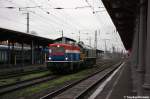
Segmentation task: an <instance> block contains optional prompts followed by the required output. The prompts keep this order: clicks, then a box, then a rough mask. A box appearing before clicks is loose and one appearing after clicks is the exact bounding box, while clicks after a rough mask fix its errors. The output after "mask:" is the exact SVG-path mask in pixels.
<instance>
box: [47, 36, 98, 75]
mask: <svg viewBox="0 0 150 99" xmlns="http://www.w3.org/2000/svg"><path fill="white" fill-rule="evenodd" d="M46 63H47V68H48V69H50V70H51V71H52V72H54V73H70V72H73V71H77V70H79V69H81V68H84V67H89V66H92V65H93V64H95V63H96V49H93V48H92V47H90V46H86V45H84V44H83V42H79V43H77V42H76V41H75V40H73V39H70V38H67V37H61V38H58V39H56V40H55V41H54V43H53V44H49V55H48V57H47V61H46Z"/></svg>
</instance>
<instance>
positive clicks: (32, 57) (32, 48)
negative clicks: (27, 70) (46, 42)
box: [31, 41, 34, 64]
mask: <svg viewBox="0 0 150 99" xmlns="http://www.w3.org/2000/svg"><path fill="white" fill-rule="evenodd" d="M31 64H34V43H33V41H32V42H31Z"/></svg>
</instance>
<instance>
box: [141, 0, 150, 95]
mask: <svg viewBox="0 0 150 99" xmlns="http://www.w3.org/2000/svg"><path fill="white" fill-rule="evenodd" d="M147 2H148V9H147V38H146V40H147V43H146V47H147V48H146V55H145V56H146V62H145V63H146V65H145V66H146V67H145V78H144V81H145V82H144V85H143V88H144V95H147V96H150V0H147Z"/></svg>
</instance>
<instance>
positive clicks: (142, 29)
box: [136, 0, 147, 96]
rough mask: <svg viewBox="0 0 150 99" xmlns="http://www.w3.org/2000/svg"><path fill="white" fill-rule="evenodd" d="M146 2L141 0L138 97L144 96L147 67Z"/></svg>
mask: <svg viewBox="0 0 150 99" xmlns="http://www.w3.org/2000/svg"><path fill="white" fill-rule="evenodd" d="M144 2H146V0H140V4H141V6H140V16H139V17H140V25H139V51H138V54H139V57H138V66H137V70H136V71H137V95H138V96H142V95H143V87H142V86H143V84H144V67H145V49H146V48H145V47H146V46H145V43H146V40H145V39H146V26H147V25H146V17H147V16H146V6H144V5H143V4H144Z"/></svg>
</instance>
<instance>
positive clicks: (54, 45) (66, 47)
mask: <svg viewBox="0 0 150 99" xmlns="http://www.w3.org/2000/svg"><path fill="white" fill-rule="evenodd" d="M58 45H59V46H60V47H64V48H65V50H78V51H80V47H78V46H74V45H70V44H49V47H57V46H58Z"/></svg>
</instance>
